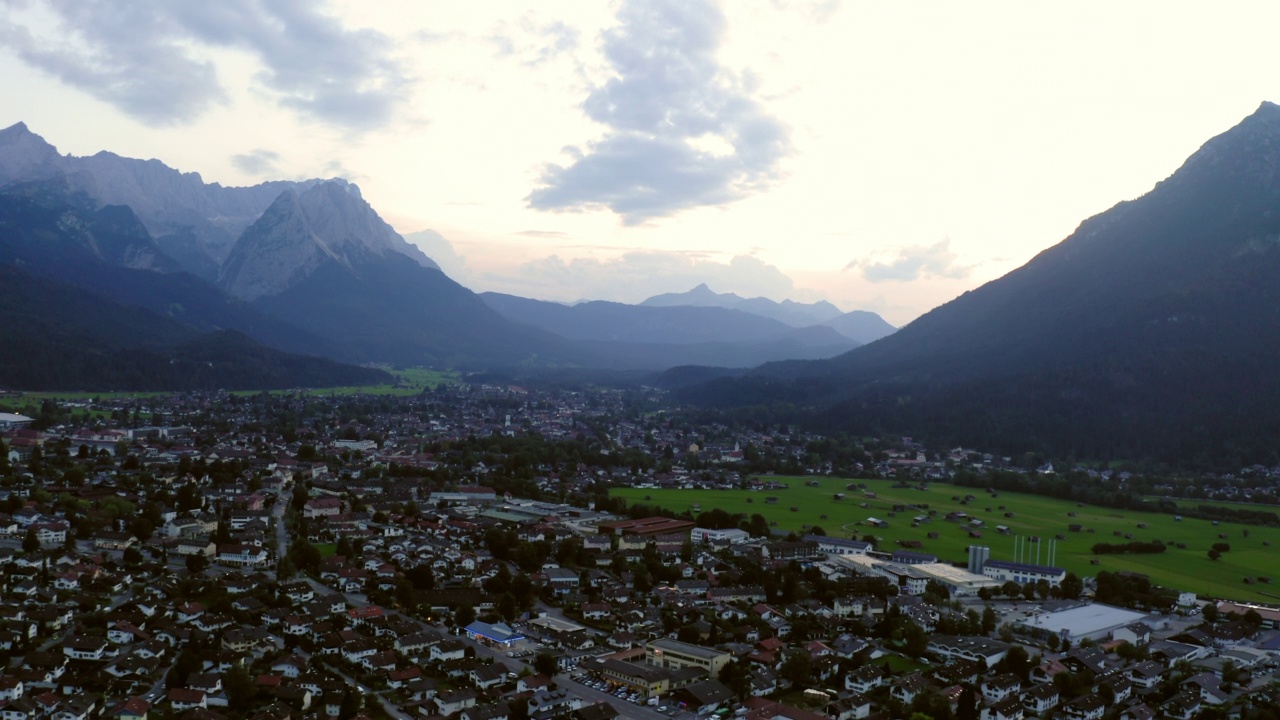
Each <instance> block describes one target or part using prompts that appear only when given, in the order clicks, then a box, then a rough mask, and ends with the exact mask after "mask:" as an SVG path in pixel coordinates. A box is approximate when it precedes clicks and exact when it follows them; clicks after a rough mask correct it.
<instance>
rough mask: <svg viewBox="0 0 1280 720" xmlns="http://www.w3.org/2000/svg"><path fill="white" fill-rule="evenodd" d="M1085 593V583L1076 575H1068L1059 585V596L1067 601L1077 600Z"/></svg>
mask: <svg viewBox="0 0 1280 720" xmlns="http://www.w3.org/2000/svg"><path fill="white" fill-rule="evenodd" d="M1082 592H1084V581H1083V580H1081V579H1080V576H1079V575H1076V574H1075V573H1070V572H1069V573H1067V574H1066V576H1065V577H1063V578H1062V582H1061V583H1059V584H1058V595H1059V597H1062V598H1064V599H1066V600H1075V599H1077V598H1079V597H1080V593H1082Z"/></svg>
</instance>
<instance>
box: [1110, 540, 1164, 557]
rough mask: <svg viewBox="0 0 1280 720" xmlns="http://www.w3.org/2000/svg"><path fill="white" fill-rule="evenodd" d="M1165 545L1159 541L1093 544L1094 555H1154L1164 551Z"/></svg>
mask: <svg viewBox="0 0 1280 720" xmlns="http://www.w3.org/2000/svg"><path fill="white" fill-rule="evenodd" d="M1165 549H1166V548H1165V544H1164V543H1162V542H1160V541H1159V540H1152V541H1151V542H1142V541H1141V540H1134V541H1133V542H1127V543H1095V544H1094V546H1093V554H1094V555H1125V554H1148V555H1149V554H1155V553H1162V552H1164V551H1165Z"/></svg>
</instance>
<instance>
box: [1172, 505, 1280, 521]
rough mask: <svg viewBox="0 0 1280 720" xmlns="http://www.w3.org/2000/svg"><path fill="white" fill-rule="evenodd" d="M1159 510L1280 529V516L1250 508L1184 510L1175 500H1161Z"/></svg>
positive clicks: (1218, 507) (1209, 507)
mask: <svg viewBox="0 0 1280 720" xmlns="http://www.w3.org/2000/svg"><path fill="white" fill-rule="evenodd" d="M1158 508H1159V510H1160V512H1164V513H1169V514H1176V515H1183V516H1186V517H1192V518H1196V519H1199V520H1217V521H1220V522H1233V523H1240V524H1242V525H1262V526H1264V527H1280V515H1276V513H1274V512H1272V511H1270V510H1250V509H1248V508H1230V507H1221V506H1218V505H1197V506H1195V507H1193V508H1184V507H1181V506H1179V505H1178V503H1176V502H1174V501H1173V500H1161V501H1160V502H1159V504H1158Z"/></svg>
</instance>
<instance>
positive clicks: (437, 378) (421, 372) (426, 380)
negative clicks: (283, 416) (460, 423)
mask: <svg viewBox="0 0 1280 720" xmlns="http://www.w3.org/2000/svg"><path fill="white" fill-rule="evenodd" d="M389 372H391V374H393V375H395V376H396V378H397V381H396V382H395V383H385V384H382V385H351V386H344V387H330V388H304V389H301V390H270V391H267V392H269V393H270V394H272V395H285V394H291V393H294V392H301V393H303V394H304V395H317V396H331V395H398V396H406V395H417V394H419V393H421V392H422V391H423V390H434V389H435V388H436V387H438V386H440V385H452V384H454V383H457V382H458V380H459V378H460V377H461V376H460V375H459V374H458V373H457V372H453V371H448V370H429V369H427V368H407V369H404V370H391V371H389ZM261 392H263V391H261V390H235V391H233V392H232V393H231V394H232V395H240V396H249V395H257V394H259V393H261ZM176 394H180V393H175V392H172V391H147V392H128V391H121V392H21V391H17V392H9V393H5V394H3V395H0V407H6V406H8V407H13V408H20V409H19V410H18V411H19V412H21V409H27V410H34V411H38V410H39V404H40V403H41V402H42V401H44V400H55V401H57V400H60V401H67V402H85V401H89V400H99V401H104V402H105V401H111V400H129V399H137V400H145V399H149V398H157V397H168V396H170V395H176ZM28 414H30V413H28ZM106 414H107V415H110V413H106Z"/></svg>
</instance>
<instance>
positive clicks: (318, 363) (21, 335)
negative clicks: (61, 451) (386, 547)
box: [0, 265, 391, 391]
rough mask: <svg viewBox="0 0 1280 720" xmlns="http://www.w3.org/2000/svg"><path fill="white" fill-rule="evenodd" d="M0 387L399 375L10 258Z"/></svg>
mask: <svg viewBox="0 0 1280 720" xmlns="http://www.w3.org/2000/svg"><path fill="white" fill-rule="evenodd" d="M0 317H5V318H9V319H11V320H14V322H6V323H0V386H2V387H6V388H21V389H25V390H83V391H109V390H140V391H141V390H213V389H242V390H267V389H280V388H294V387H333V386H339V385H368V384H378V383H383V382H389V381H390V380H391V376H390V375H388V374H387V373H385V372H382V371H381V370H372V369H368V368H359V367H353V366H350V365H342V364H339V363H336V362H333V361H330V360H324V359H320V358H314V357H304V356H300V355H293V354H290V353H283V352H280V351H278V350H272V349H270V348H266V347H264V346H262V345H260V344H258V343H256V342H254V341H253V340H252V339H250V338H248V337H247V336H245V335H242V334H240V333H236V332H233V331H217V332H213V333H201V332H200V331H198V330H196V329H195V328H193V327H191V326H190V325H187V324H184V323H182V322H180V321H178V320H175V319H173V318H168V317H164V316H160V315H156V314H154V313H151V312H149V311H147V310H144V309H141V308H138V307H136V306H126V305H122V304H119V303H116V302H113V301H112V300H110V299H108V298H105V297H103V296H101V295H97V294H94V293H90V292H88V291H85V290H83V289H80V288H77V287H75V286H72V285H68V284H65V283H60V282H58V281H56V280H53V279H50V278H46V277H38V276H35V275H31V274H28V273H26V272H24V271H22V270H19V269H17V268H15V267H12V266H6V265H0Z"/></svg>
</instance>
